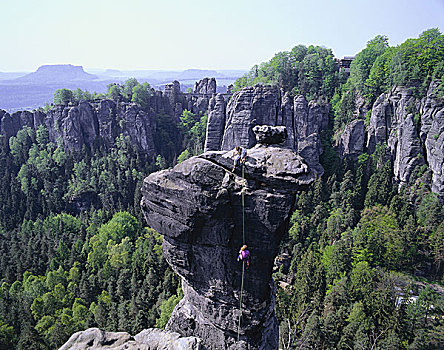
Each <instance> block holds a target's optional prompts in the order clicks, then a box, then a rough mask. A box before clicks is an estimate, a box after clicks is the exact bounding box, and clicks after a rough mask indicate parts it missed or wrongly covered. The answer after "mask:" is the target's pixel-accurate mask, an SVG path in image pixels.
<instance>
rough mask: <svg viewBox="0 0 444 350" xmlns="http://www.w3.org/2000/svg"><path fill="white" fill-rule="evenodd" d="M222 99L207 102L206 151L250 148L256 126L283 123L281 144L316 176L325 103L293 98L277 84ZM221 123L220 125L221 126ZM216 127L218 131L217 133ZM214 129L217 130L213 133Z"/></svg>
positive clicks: (326, 124) (259, 86) (253, 88)
mask: <svg viewBox="0 0 444 350" xmlns="http://www.w3.org/2000/svg"><path fill="white" fill-rule="evenodd" d="M223 102H224V101H222V99H221V98H220V99H219V100H218V103H210V105H209V116H211V118H209V119H208V127H207V140H206V143H205V150H206V151H210V150H212V151H215V150H229V149H233V148H234V147H235V146H238V145H240V146H242V147H246V148H249V147H253V146H254V145H255V144H256V142H257V140H256V137H255V135H254V133H253V128H254V127H255V126H256V125H270V126H285V127H286V129H287V134H288V135H287V140H286V141H285V143H284V146H285V147H287V148H290V149H293V150H295V151H296V152H297V153H298V154H300V155H301V156H303V157H304V159H305V160H306V162H307V163H308V164H309V165H310V167H311V168H312V169H313V170H314V171H316V173H318V174H319V175H322V174H323V168H322V166H321V165H320V164H319V156H320V154H321V153H322V144H321V138H320V133H321V131H322V130H324V129H325V128H327V126H328V112H329V105H327V104H320V103H316V102H314V101H310V102H307V101H306V100H305V98H304V97H303V96H302V95H298V96H296V97H295V98H294V99H293V100H292V99H291V97H290V95H289V93H285V94H283V93H282V92H281V91H280V90H279V89H278V88H277V87H273V86H269V85H255V86H253V87H246V88H244V89H242V90H241V91H237V92H235V93H234V95H233V96H232V98H231V100H230V101H229V102H228V104H227V105H226V106H225V104H224V103H223ZM222 125H223V126H222ZM220 130H223V131H222V133H220V134H217V132H219V131H220ZM216 131H217V132H216Z"/></svg>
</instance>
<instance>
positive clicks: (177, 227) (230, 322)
mask: <svg viewBox="0 0 444 350" xmlns="http://www.w3.org/2000/svg"><path fill="white" fill-rule="evenodd" d="M231 154H232V152H231V151H229V152H227V151H218V152H207V153H204V154H202V155H201V156H198V157H193V158H191V159H189V160H187V161H185V162H183V163H181V164H179V165H177V166H176V167H174V168H173V169H171V170H164V171H161V172H157V173H154V174H151V175H150V176H148V177H147V178H146V179H145V181H144V185H143V188H142V193H143V199H142V203H141V206H142V210H143V213H144V216H145V218H146V221H147V223H148V224H149V225H150V226H151V227H153V228H154V229H156V230H157V231H158V232H160V233H162V234H163V235H164V241H163V242H164V243H163V249H164V255H165V257H166V259H167V261H168V263H169V264H170V265H171V266H172V268H173V269H174V270H175V271H176V272H177V273H178V274H179V275H180V276H181V277H182V287H183V291H184V298H183V299H182V301H181V302H180V303H179V304H178V306H177V307H176V309H175V310H174V312H173V315H172V317H171V319H170V321H169V322H168V325H167V329H169V330H172V331H176V332H178V333H180V334H182V335H183V336H190V335H195V336H198V337H200V338H201V339H202V341H203V344H204V345H205V346H206V347H208V348H209V349H235V348H236V349H239V348H243V349H267V350H269V349H277V347H278V324H277V320H276V317H275V314H274V303H275V301H274V283H273V281H272V277H271V273H272V267H273V262H274V258H275V256H276V254H277V252H278V247H279V243H280V241H281V238H282V236H283V235H284V233H285V232H286V231H287V228H288V221H289V216H290V213H291V212H292V209H293V205H294V202H295V193H296V191H298V190H299V189H300V188H301V187H305V186H307V185H309V184H310V183H311V182H312V181H313V180H314V173H313V172H312V171H311V170H309V168H308V166H307V165H306V164H305V162H304V161H303V159H302V158H301V157H300V156H298V155H297V154H296V153H295V152H294V151H292V150H290V149H287V148H279V147H265V146H262V145H257V146H255V147H254V148H252V149H250V150H248V156H247V160H246V167H245V179H243V178H242V177H241V169H240V167H238V168H237V170H236V171H235V173H234V174H233V173H231V171H230V169H231V168H232V164H233V161H232V159H231ZM242 191H244V195H245V197H244V201H245V202H244V203H245V206H244V208H245V241H244V240H243V230H242V222H243V221H242V217H243V215H242V212H243V211H242V207H243V206H242ZM244 242H245V243H246V244H247V245H248V247H249V249H250V251H251V253H252V262H251V267H250V269H249V270H248V271H247V272H246V274H245V279H244V283H245V284H244V294H243V305H242V308H243V314H242V322H241V327H240V330H239V331H240V339H241V341H240V342H236V340H237V332H238V324H237V322H238V316H239V297H240V286H241V274H242V264H240V263H239V262H237V260H236V258H237V254H238V251H239V247H240V246H241V245H242V244H243V243H244Z"/></svg>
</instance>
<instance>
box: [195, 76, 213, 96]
mask: <svg viewBox="0 0 444 350" xmlns="http://www.w3.org/2000/svg"><path fill="white" fill-rule="evenodd" d="M193 92H194V93H195V94H211V95H212V94H215V93H216V79H215V78H204V79H202V80H200V81H196V83H195V84H194V90H193Z"/></svg>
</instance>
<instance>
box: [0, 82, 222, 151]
mask: <svg viewBox="0 0 444 350" xmlns="http://www.w3.org/2000/svg"><path fill="white" fill-rule="evenodd" d="M196 86H197V89H198V91H199V94H201V93H202V94H203V93H205V94H206V95H203V96H202V95H199V96H195V95H193V94H191V95H190V94H185V93H182V92H181V91H180V84H179V82H177V81H175V82H173V83H172V84H167V85H166V86H165V91H164V92H163V93H162V92H160V91H156V92H155V93H154V95H153V96H151V97H150V99H149V101H148V103H147V105H148V108H146V109H142V108H141V107H140V106H139V105H137V104H135V103H126V102H119V103H117V102H116V101H113V100H107V99H104V100H101V101H99V102H87V101H80V102H78V103H75V104H69V105H56V106H54V107H53V108H52V109H50V110H49V111H48V112H47V113H44V112H43V111H39V110H37V111H33V112H30V111H21V112H15V113H13V114H9V113H7V112H6V111H2V110H0V133H1V134H3V135H5V136H6V137H8V138H9V137H11V136H15V135H16V134H17V132H18V131H19V130H20V129H22V128H23V127H24V126H29V127H31V128H33V129H37V128H38V127H39V126H40V125H42V124H43V125H45V126H46V127H47V128H48V132H49V138H50V140H51V141H52V142H56V141H57V140H60V141H61V142H62V144H63V146H64V148H65V149H66V150H70V151H78V150H80V149H81V148H82V147H83V146H84V145H86V146H88V147H91V146H93V145H94V144H95V143H96V142H97V141H99V142H101V143H102V144H104V145H105V146H108V147H113V146H114V142H115V139H116V137H117V136H119V135H120V134H123V135H124V136H129V138H130V140H131V142H132V143H133V145H135V146H137V147H138V148H139V149H140V150H142V151H144V152H145V153H146V154H148V155H152V156H154V155H155V154H156V153H157V150H156V149H155V146H154V133H155V129H156V122H155V121H156V115H157V114H159V113H165V114H168V115H171V116H175V117H176V119H177V121H179V117H180V116H181V114H182V112H183V110H184V109H189V110H190V111H192V112H193V113H195V114H197V115H203V114H204V113H205V112H206V111H207V109H208V104H209V101H210V98H211V97H212V95H211V93H212V91H214V92H215V91H216V80H215V79H214V78H212V79H209V78H206V79H203V80H202V81H200V82H198V83H196ZM202 91H203V92H202ZM222 99H223V97H222Z"/></svg>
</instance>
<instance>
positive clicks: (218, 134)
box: [205, 94, 225, 151]
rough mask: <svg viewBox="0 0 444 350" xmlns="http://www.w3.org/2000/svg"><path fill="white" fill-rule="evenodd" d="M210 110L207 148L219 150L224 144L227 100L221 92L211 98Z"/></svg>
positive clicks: (208, 149) (206, 140)
mask: <svg viewBox="0 0 444 350" xmlns="http://www.w3.org/2000/svg"><path fill="white" fill-rule="evenodd" d="M208 110H209V112H208V122H207V131H206V138H205V150H206V151H218V150H220V147H221V144H222V138H223V135H224V128H225V100H224V98H223V96H222V95H221V94H217V95H215V96H213V97H212V98H211V100H210V104H209V109H208Z"/></svg>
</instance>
